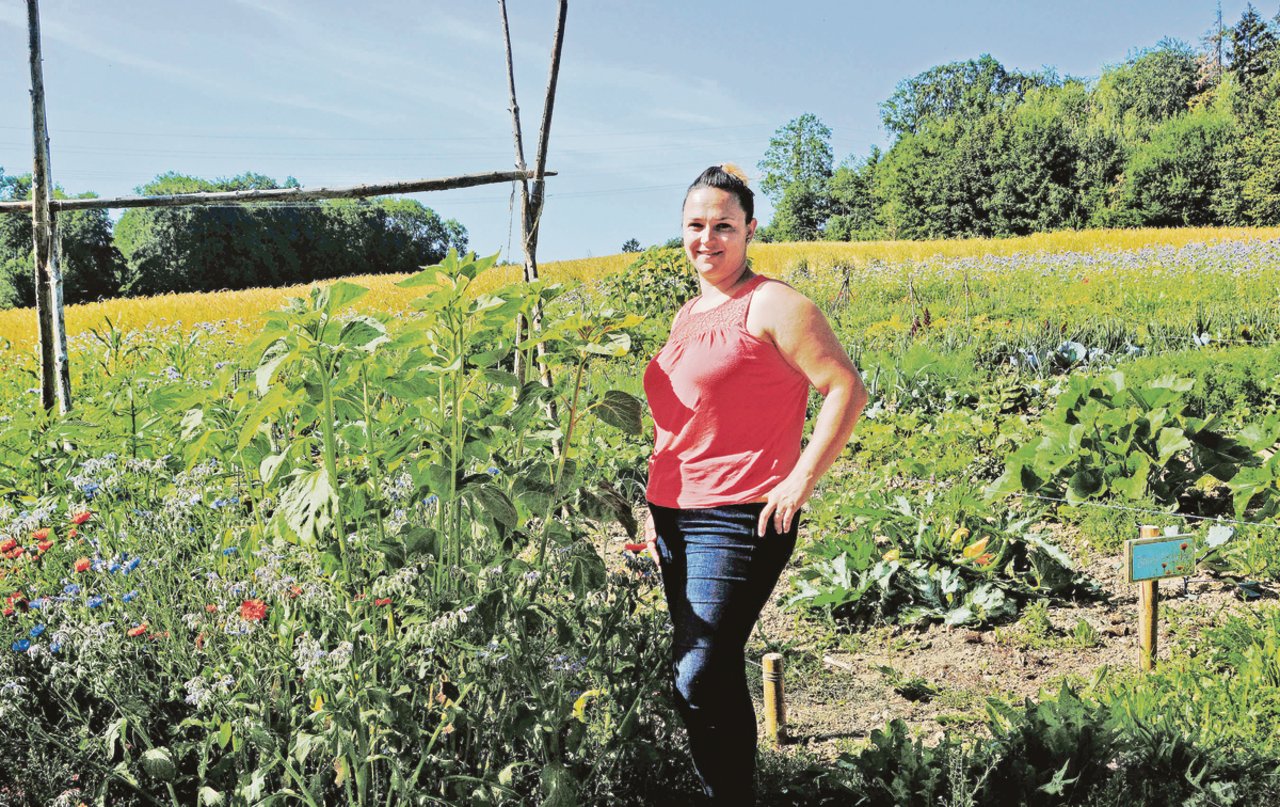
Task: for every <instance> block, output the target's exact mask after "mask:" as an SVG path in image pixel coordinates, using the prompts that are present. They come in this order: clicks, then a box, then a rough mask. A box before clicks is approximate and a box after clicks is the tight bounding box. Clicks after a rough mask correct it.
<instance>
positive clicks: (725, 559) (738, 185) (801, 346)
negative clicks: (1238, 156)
mask: <svg viewBox="0 0 1280 807" xmlns="http://www.w3.org/2000/svg"><path fill="white" fill-rule="evenodd" d="M683 219H684V248H685V252H686V253H687V255H688V257H689V260H690V261H691V262H692V263H693V265H694V267H695V268H696V269H697V272H698V282H699V285H700V286H701V289H702V293H701V295H700V296H699V297H696V298H694V299H692V300H690V301H688V302H687V303H685V305H684V307H683V308H681V309H680V312H679V313H678V314H676V317H675V320H674V321H673V322H672V326H671V336H670V338H669V339H668V341H667V343H666V345H665V346H663V348H662V349H661V350H660V351H659V352H658V355H657V356H656V357H655V358H654V359H653V361H652V362H650V364H649V366H648V368H647V370H646V371H645V376H644V387H645V395H646V397H647V398H648V399H649V406H650V409H651V410H652V412H653V419H654V426H655V435H654V452H653V459H652V461H651V462H650V466H649V484H648V490H647V498H648V500H649V518H648V519H647V523H646V536H645V538H646V540H647V542H648V543H649V545H650V552H651V553H655V552H656V555H657V560H658V564H659V566H660V568H661V570H662V581H663V588H664V590H665V593H666V598H667V604H668V607H669V608H670V611H671V620H672V623H673V626H674V629H675V632H674V637H673V642H672V645H673V677H674V683H675V694H676V704H677V706H678V708H679V710H680V713H681V716H682V717H683V718H684V721H685V725H686V726H687V728H688V730H689V745H690V749H691V751H692V754H693V762H694V767H695V769H696V770H697V773H698V777H699V779H700V780H701V782H702V787H703V791H704V793H705V794H706V795H707V796H708V798H709V800H710V803H712V804H733V805H744V804H751V803H753V802H754V774H755V751H756V723H755V709H754V708H753V706H752V703H751V696H750V694H749V693H748V691H747V681H746V675H745V670H744V659H743V651H744V649H745V647H746V642H747V638H748V636H749V635H750V633H751V628H752V627H753V626H754V625H755V622H756V619H757V618H759V616H760V611H761V609H762V608H763V607H764V604H765V601H766V600H767V599H768V598H769V595H770V593H771V592H772V591H773V587H774V585H775V584H776V583H777V580H778V576H779V575H780V574H781V573H782V568H783V567H784V566H785V565H786V563H787V560H788V559H789V558H790V556H791V552H792V550H793V549H794V548H795V541H796V529H797V526H798V522H799V514H800V510H801V508H802V507H803V506H804V504H805V502H807V501H808V499H809V496H810V495H812V493H813V488H814V485H815V484H816V483H817V481H818V478H819V477H821V476H822V474H823V473H824V472H825V471H826V470H827V468H828V467H830V465H831V463H832V461H834V460H835V458H836V457H837V456H838V455H839V454H840V452H841V450H843V448H844V446H845V443H847V442H848V440H849V435H850V433H851V432H852V431H853V426H854V423H856V422H857V420H858V415H859V414H860V413H861V411H862V408H863V406H865V405H866V400H867V394H866V389H865V387H864V386H863V384H862V378H861V376H859V374H858V371H857V369H856V368H855V367H854V366H853V363H852V362H851V361H850V360H849V357H848V355H846V353H845V351H844V349H843V348H842V347H841V346H840V343H839V341H838V340H837V339H836V337H835V334H834V333H832V331H831V327H830V326H829V325H828V324H827V321H826V318H825V317H823V315H822V312H821V311H819V310H818V308H817V306H815V305H814V304H813V303H812V302H810V301H809V300H808V299H807V298H806V297H805V296H804V295H802V294H800V293H799V292H797V291H795V290H794V289H792V288H791V287H790V286H788V285H787V284H785V283H781V282H779V281H775V280H770V279H768V278H765V277H763V276H760V275H756V274H754V273H753V272H752V271H751V269H750V268H749V267H748V266H747V244H748V243H750V241H751V239H752V237H753V236H754V234H755V230H756V220H755V218H754V196H753V194H752V192H751V189H750V188H749V187H748V186H747V183H746V180H745V177H743V175H742V174H741V172H740V171H739V170H738V169H737V168H736V167H734V166H731V165H724V166H713V167H711V168H708V169H707V170H706V171H703V172H702V174H701V176H699V177H698V178H697V180H695V181H694V183H693V184H692V185H691V186H690V187H689V190H688V192H687V193H686V194H685V200H684V208H683ZM810 386H813V387H815V388H816V389H817V390H818V392H819V393H821V395H822V396H823V398H824V399H825V400H824V402H823V404H822V409H821V411H820V412H819V414H818V418H817V421H816V423H815V424H814V430H813V436H812V437H811V438H810V440H809V445H808V446H807V447H806V448H805V449H804V452H803V453H801V450H800V443H801V435H802V433H803V430H804V421H805V407H806V404H807V401H808V396H809V387H810Z"/></svg>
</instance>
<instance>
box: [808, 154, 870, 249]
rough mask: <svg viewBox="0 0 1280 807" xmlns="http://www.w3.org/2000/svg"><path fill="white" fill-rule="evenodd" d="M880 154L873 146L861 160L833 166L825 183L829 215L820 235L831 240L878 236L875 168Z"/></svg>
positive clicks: (867, 239) (864, 239)
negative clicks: (833, 170) (837, 166)
mask: <svg viewBox="0 0 1280 807" xmlns="http://www.w3.org/2000/svg"><path fill="white" fill-rule="evenodd" d="M882 156H883V155H882V154H881V152H880V149H879V148H877V147H875V146H872V147H871V153H870V154H869V155H868V156H867V157H866V158H864V159H862V160H855V161H851V162H848V163H846V164H845V165H842V166H840V167H839V168H837V169H836V171H835V173H834V174H832V176H831V180H830V181H829V182H828V183H827V204H828V211H829V216H828V218H827V221H826V224H825V225H824V226H823V232H822V237H823V238H826V239H828V240H831V241H870V240H873V239H876V238H879V237H881V228H880V222H879V219H878V218H877V215H876V208H877V202H876V168H877V167H878V166H879V164H880V159H881V157H882Z"/></svg>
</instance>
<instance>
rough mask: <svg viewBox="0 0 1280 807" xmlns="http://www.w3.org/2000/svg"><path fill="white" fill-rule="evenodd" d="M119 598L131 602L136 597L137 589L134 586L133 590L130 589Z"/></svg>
mask: <svg viewBox="0 0 1280 807" xmlns="http://www.w3.org/2000/svg"><path fill="white" fill-rule="evenodd" d="M120 599H122V600H124V601H125V602H133V601H134V600H136V599H138V590H137V589H136V588H135V589H134V590H133V591H130V592H129V593H128V594H126V595H124V596H123V597H121V598H120Z"/></svg>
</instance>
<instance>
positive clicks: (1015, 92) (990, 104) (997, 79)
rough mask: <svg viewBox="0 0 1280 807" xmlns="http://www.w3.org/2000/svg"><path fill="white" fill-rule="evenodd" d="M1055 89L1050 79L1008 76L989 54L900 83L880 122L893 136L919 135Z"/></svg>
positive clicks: (949, 65)
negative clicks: (933, 126)
mask: <svg viewBox="0 0 1280 807" xmlns="http://www.w3.org/2000/svg"><path fill="white" fill-rule="evenodd" d="M1054 83H1056V82H1055V79H1054V77H1053V76H1052V75H1050V74H1041V75H1036V74H1028V73H1020V72H1017V71H1013V72H1010V71H1009V70H1006V69H1005V67H1004V65H1002V64H1000V63H999V62H998V61H996V60H995V59H994V58H992V57H991V55H990V54H986V53H984V54H982V55H981V56H979V57H978V58H977V59H970V60H968V61H965V62H951V63H949V64H945V65H940V66H938V67H932V68H930V69H928V70H926V71H924V72H923V73H920V74H918V75H916V76H912V77H911V78H909V79H904V80H903V81H901V82H899V83H898V86H897V87H895V88H894V91H893V95H891V96H890V97H889V98H888V100H886V101H885V102H884V103H882V104H881V105H880V119H881V123H882V124H883V125H884V128H885V130H886V131H887V132H889V133H890V134H891V135H894V136H897V137H904V136H906V135H909V134H918V133H919V132H921V131H922V130H924V129H925V128H926V126H927V125H928V124H929V123H930V122H937V121H941V120H944V119H948V118H953V117H954V118H977V117H981V116H983V115H986V114H987V113H989V112H991V111H993V110H995V109H998V108H1000V107H1002V106H1005V105H1012V104H1014V103H1016V102H1017V101H1018V99H1019V98H1020V97H1021V96H1022V95H1023V94H1024V93H1025V92H1027V91H1028V90H1030V89H1031V88H1032V87H1037V86H1048V85H1052V84H1054Z"/></svg>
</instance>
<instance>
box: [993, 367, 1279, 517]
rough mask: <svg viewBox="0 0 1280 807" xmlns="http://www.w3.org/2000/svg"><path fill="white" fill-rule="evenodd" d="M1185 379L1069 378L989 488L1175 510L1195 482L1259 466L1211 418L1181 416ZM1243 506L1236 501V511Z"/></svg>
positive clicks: (1188, 383)
mask: <svg viewBox="0 0 1280 807" xmlns="http://www.w3.org/2000/svg"><path fill="white" fill-rule="evenodd" d="M1191 387H1192V381H1191V380H1190V379H1186V378H1179V377H1177V376H1173V375H1170V376H1166V377H1163V378H1158V379H1153V380H1150V381H1147V382H1145V383H1143V384H1141V385H1138V386H1134V385H1129V384H1126V382H1125V376H1124V373H1121V372H1115V373H1111V374H1110V375H1108V376H1106V377H1103V378H1091V377H1089V376H1086V375H1073V376H1071V378H1070V379H1069V380H1068V382H1067V388H1066V390H1065V391H1064V392H1063V393H1062V395H1061V396H1059V398H1058V401H1057V403H1056V405H1055V406H1054V408H1053V410H1052V411H1050V412H1049V413H1047V414H1046V415H1045V416H1044V417H1043V418H1042V419H1041V421H1040V424H1039V431H1040V437H1039V438H1038V439H1033V440H1032V441H1031V442H1029V443H1027V444H1026V445H1024V446H1023V447H1022V448H1020V449H1018V450H1017V451H1015V452H1014V453H1013V455H1012V456H1010V457H1009V459H1008V461H1007V467H1006V470H1005V473H1004V475H1003V476H1001V477H1000V479H998V480H997V481H996V482H995V484H993V485H992V486H991V488H990V493H991V494H994V495H999V494H1002V493H1017V492H1027V493H1033V494H1045V495H1050V496H1055V497H1065V498H1066V499H1067V501H1069V502H1071V503H1078V502H1082V501H1086V500H1089V499H1098V498H1119V499H1122V500H1129V501H1142V500H1145V499H1147V498H1152V499H1154V500H1155V501H1156V502H1157V503H1158V504H1160V505H1162V506H1166V507H1177V506H1178V505H1179V504H1180V502H1182V501H1183V500H1185V498H1186V497H1187V496H1188V493H1189V492H1190V491H1191V489H1192V488H1193V487H1194V486H1195V485H1197V484H1198V483H1199V482H1200V480H1201V479H1202V478H1203V477H1205V476H1209V477H1212V478H1213V479H1216V480H1218V481H1220V482H1230V481H1231V480H1232V479H1233V478H1234V477H1235V476H1236V475H1237V473H1239V472H1240V470H1241V469H1242V468H1245V467H1247V466H1256V465H1258V464H1259V461H1258V458H1257V456H1256V455H1255V454H1254V453H1253V452H1252V451H1251V450H1250V449H1249V448H1248V447H1246V446H1245V445H1243V444H1241V443H1240V442H1238V441H1237V440H1235V439H1233V438H1232V437H1230V436H1228V435H1226V434H1224V433H1223V432H1221V431H1219V429H1218V425H1217V421H1216V418H1215V417H1214V416H1213V415H1210V416H1208V417H1204V418H1198V417H1194V416H1190V415H1188V414H1186V411H1185V410H1186V403H1185V398H1184V395H1185V393H1186V392H1187V391H1188V390H1190V389H1191ZM1246 504H1248V501H1247V500H1245V501H1244V502H1243V503H1242V502H1241V499H1240V498H1237V506H1236V510H1237V512H1238V513H1239V512H1240V511H1242V510H1243V509H1244V505H1246Z"/></svg>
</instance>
